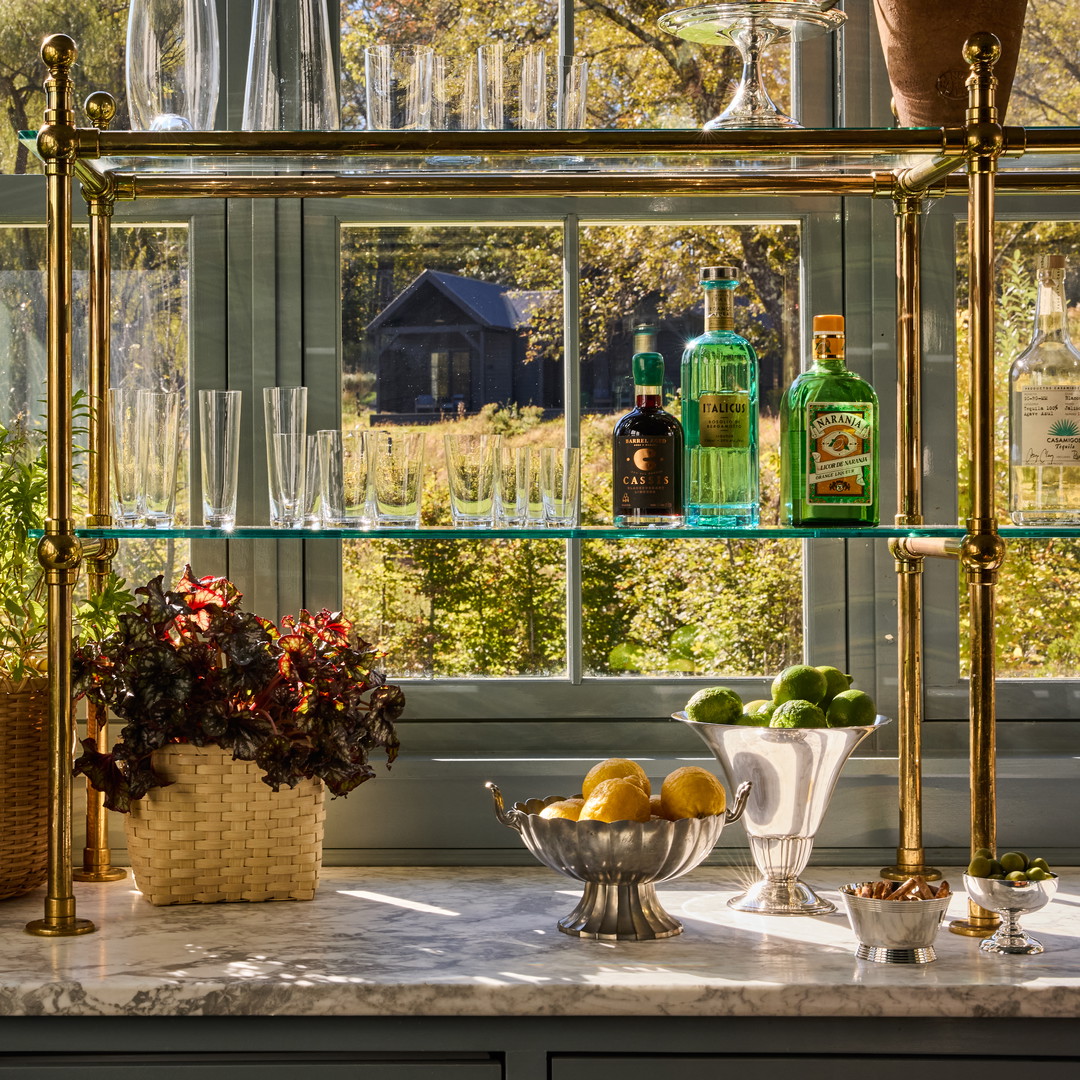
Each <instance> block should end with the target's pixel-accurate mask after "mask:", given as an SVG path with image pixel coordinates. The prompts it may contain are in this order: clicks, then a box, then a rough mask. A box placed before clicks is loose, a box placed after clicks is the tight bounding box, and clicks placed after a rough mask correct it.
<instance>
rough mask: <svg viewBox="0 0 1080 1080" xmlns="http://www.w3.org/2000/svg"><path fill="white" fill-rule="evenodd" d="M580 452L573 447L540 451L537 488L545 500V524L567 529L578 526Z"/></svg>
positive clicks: (547, 448)
mask: <svg viewBox="0 0 1080 1080" xmlns="http://www.w3.org/2000/svg"><path fill="white" fill-rule="evenodd" d="M580 481H581V451H580V450H579V449H578V448H577V447H576V446H568V447H566V448H565V449H561V450H556V449H554V448H552V447H544V449H543V450H541V451H540V488H541V491H542V492H543V498H544V524H545V525H555V526H559V527H566V526H569V525H576V524H577V523H578V487H579V485H580Z"/></svg>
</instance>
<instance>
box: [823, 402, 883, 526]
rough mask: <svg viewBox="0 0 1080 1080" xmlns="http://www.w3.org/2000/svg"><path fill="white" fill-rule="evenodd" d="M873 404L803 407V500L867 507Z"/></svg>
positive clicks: (870, 492)
mask: <svg viewBox="0 0 1080 1080" xmlns="http://www.w3.org/2000/svg"><path fill="white" fill-rule="evenodd" d="M874 427H875V417H874V406H873V403H872V402H869V401H867V402H857V403H856V402H826V401H811V402H808V403H807V406H806V438H807V454H806V463H807V468H806V501H807V502H808V503H810V504H811V505H818V506H824V505H836V504H837V503H839V504H841V505H844V504H846V505H860V506H862V505H869V504H870V503H872V502H873V500H874V493H873V491H872V490H871V487H872V483H871V476H872V475H873V473H872V466H873V461H872V456H873V454H872V452H873V445H874V444H873V440H874Z"/></svg>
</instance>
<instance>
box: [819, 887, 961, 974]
mask: <svg viewBox="0 0 1080 1080" xmlns="http://www.w3.org/2000/svg"><path fill="white" fill-rule="evenodd" d="M859 884H860V882H854V883H852V884H850V885H841V886H840V896H841V898H842V899H843V901H844V907H845V908H846V909H847V916H848V921H849V922H850V923H851V929H852V930H853V931H854V932H855V937H856V938H857V939H858V941H859V947H858V949H857V950H856V951H855V956H856V957H857V958H858V959H860V960H872V961H874V963H876V964H928V963H930V962H931V961H932V960H936V959H937V953H936V952H935V951H934V939H935V938H936V937H937V932H938V929H939V928H940V926H941V922H942V920H943V919H944V918H945V911H946V909H947V908H948V906H949V901H950V900H951V899H952V895H951V894H950V895H948V896H943V897H941V898H940V899H939V898H937V897H935V898H934V899H933V900H871V899H870V898H869V897H868V896H858V895H856V890H857V889H858V888H859Z"/></svg>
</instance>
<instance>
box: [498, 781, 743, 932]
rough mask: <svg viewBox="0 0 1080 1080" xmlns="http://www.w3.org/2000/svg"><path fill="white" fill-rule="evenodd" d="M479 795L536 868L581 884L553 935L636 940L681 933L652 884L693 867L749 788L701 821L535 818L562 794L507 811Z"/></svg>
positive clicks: (732, 816) (736, 810)
mask: <svg viewBox="0 0 1080 1080" xmlns="http://www.w3.org/2000/svg"><path fill="white" fill-rule="evenodd" d="M487 788H488V790H489V791H490V792H491V797H492V800H493V801H494V803H495V816H496V817H497V818H498V819H499V821H501V822H502V823H503V824H504V825H506V826H507V827H508V828H510V829H513V830H515V832H518V833H520V835H521V839H522V840H523V841H524V843H525V846H526V847H527V848H528V849H529V851H531V852H532V854H533V855H534V856H536V858H537V859H539V860H540V862H542V863H543V864H544V865H545V866H547V867H550V868H551V869H552V870H555V871H557V872H558V873H560V874H564V875H565V876H566V877H569V878H574V879H575V880H577V881H582V882H584V883H585V892H584V894H583V895H582V898H581V900H580V902H579V903H578V905H577V907H576V908H574V910H573V911H572V912H570V914H569V915H566V916H564V917H563V918H561V919H560V920H559V922H558V926H559V929H560V930H562V931H563V933H566V934H570V935H572V936H576V937H587V938H602V939H612V940H618V939H623V940H625V939H629V940H637V941H645V940H650V939H653V938H663V937H671V936H673V935H674V934H679V933H681V932H682V923H681V922H679V920H678V919H676V918H675V917H674V916H673V915H671V914H669V913H668V912H666V911H665V910H664V909H663V907H662V906H661V904H660V901H659V899H658V898H657V896H656V889H655V886H656V883H657V882H661V881H670V880H672V879H673V878H677V877H681V876H682V875H683V874H686V873H688V872H689V871H690V870H693V869H694V867H695V866H697V865H698V864H699V863H701V862H702V860H703V859H704V858H705V857H706V856H707V855H708V854H709V852H710V851H712V849H713V848H714V847H715V846H716V841H717V840H718V839H719V838H720V834H721V832H723V829H724V826H725V825H727V824H729V823H730V822H732V821H737V820H738V819H739V818H740V817H741V816H742V812H743V810H744V808H745V807H746V799H747V796H748V795H749V794H750V785H749V784H748V783H747V784H743V785H742V786H741V787H740V788H739V790H738V791H737V792H736V793H735V801H734V804H733V805H732V806H731V807H730V808H729V809H727V810H726V811H725V812H724V813H723V814H715V815H711V816H709V817H702V818H683V819H681V820H679V821H613V822H610V823H609V822H604V821H569V820H567V819H566V818H542V817H541V816H540V811H541V810H543V809H544V807H545V806H548V805H549V804H550V803H553V802H558V801H559V800H560V799H563V798H566V796H564V795H551V796H549V797H547V798H546V799H527V800H526V801H524V802H517V803H514V805H513V806H512V807H510V808H509V809H507V808H506V805H505V803H504V801H503V797H502V792H501V791H499V788H498V786H497V785H496V784H494V783H493V782H491V781H488V783H487Z"/></svg>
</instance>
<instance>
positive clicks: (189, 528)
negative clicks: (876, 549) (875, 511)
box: [31, 525, 1080, 540]
mask: <svg viewBox="0 0 1080 1080" xmlns="http://www.w3.org/2000/svg"><path fill="white" fill-rule="evenodd" d="M75 532H76V535H77V536H81V537H83V538H85V539H88V540H101V539H116V540H179V539H187V540H633V539H641V540H659V539H663V538H667V539H670V540H890V539H894V538H900V537H905V536H920V537H930V538H933V537H940V538H942V539H960V538H963V537H964V536H966V535H967V530H966V528H965V527H964V526H963V525H905V526H898V525H877V526H875V527H873V528H851V529H848V528H827V527H819V528H790V527H787V526H781V525H759V526H758V527H757V528H702V527H698V526H695V527H690V526H684V527H683V528H677V529H676V528H636V529H635V528H629V527H627V528H616V527H615V526H614V525H582V526H578V527H576V528H544V527H535V528H528V529H524V528H511V527H509V526H502V527H500V528H497V529H496V528H493V529H458V528H454V527H452V526H448V525H424V526H421V527H419V528H416V529H402V528H384V529H375V528H371V529H275V528H273V527H272V526H270V525H238V526H236V528H234V529H232V530H231V531H229V532H227V531H225V530H224V529H209V528H206V527H205V526H202V525H177V526H175V527H173V528H171V529H120V528H80V529H76V530H75ZM998 533H999V535H1000V536H1001V537H1002V538H1003V539H1005V540H1054V539H1063V540H1080V527H1078V528H1075V529H1069V528H1066V527H1063V526H1062V527H1058V526H1033V525H1028V526H1019V525H1002V526H999V528H998ZM31 535H32V536H34V537H40V536H41V535H42V532H41V530H40V529H35V530H33V531H32V532H31Z"/></svg>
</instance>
